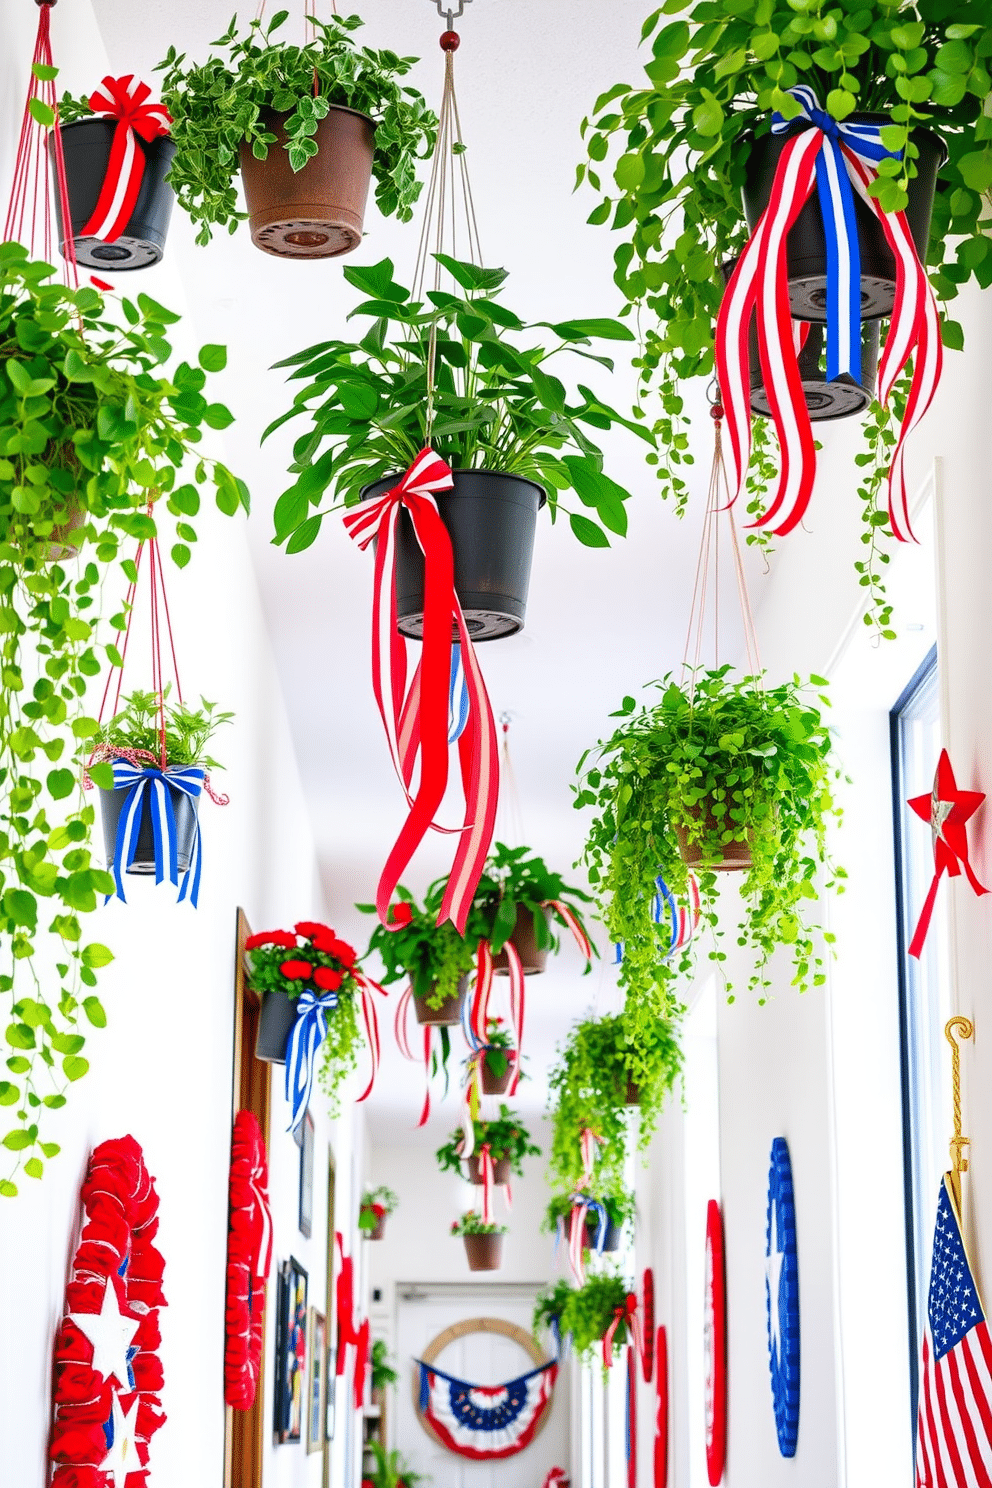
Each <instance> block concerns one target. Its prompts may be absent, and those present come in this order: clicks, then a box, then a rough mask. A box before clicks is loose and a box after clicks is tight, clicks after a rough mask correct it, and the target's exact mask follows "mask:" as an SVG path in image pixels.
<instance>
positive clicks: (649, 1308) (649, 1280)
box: [641, 1266, 654, 1384]
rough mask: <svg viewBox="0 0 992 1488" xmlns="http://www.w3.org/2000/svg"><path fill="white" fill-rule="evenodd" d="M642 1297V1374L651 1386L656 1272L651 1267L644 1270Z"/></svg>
mask: <svg viewBox="0 0 992 1488" xmlns="http://www.w3.org/2000/svg"><path fill="white" fill-rule="evenodd" d="M641 1296H642V1300H641V1331H642V1334H643V1337H642V1344H641V1372H642V1373H643V1375H644V1379H645V1382H646V1383H647V1384H650V1383H651V1376H652V1375H653V1374H654V1272H653V1271H652V1269H651V1267H650V1266H646V1267H645V1270H644V1280H643V1282H642V1283H641Z"/></svg>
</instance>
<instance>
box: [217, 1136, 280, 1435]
mask: <svg viewBox="0 0 992 1488" xmlns="http://www.w3.org/2000/svg"><path fill="white" fill-rule="evenodd" d="M268 1189H269V1169H268V1163H267V1162H266V1158H265V1139H264V1137H263V1136H262V1128H261V1127H260V1126H259V1124H258V1122H257V1120H256V1119H255V1117H254V1116H253V1115H252V1113H251V1112H250V1111H239V1112H238V1114H237V1116H235V1118H234V1136H233V1138H232V1141H231V1177H230V1184H229V1193H230V1226H229V1229H228V1234H227V1306H226V1309H225V1314H224V1336H225V1344H224V1401H225V1404H227V1405H231V1406H233V1407H234V1409H235V1410H250V1409H251V1407H252V1406H253V1405H254V1403H255V1392H256V1390H257V1389H258V1378H259V1371H260V1370H261V1367H262V1327H263V1323H264V1319H265V1284H266V1282H267V1281H268V1279H269V1268H270V1266H271V1265H272V1214H271V1211H270V1209H269V1191H268Z"/></svg>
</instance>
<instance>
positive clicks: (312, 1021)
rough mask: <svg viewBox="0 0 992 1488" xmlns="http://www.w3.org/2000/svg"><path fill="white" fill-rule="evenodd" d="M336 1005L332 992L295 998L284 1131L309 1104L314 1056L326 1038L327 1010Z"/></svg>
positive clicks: (294, 1125) (288, 1046)
mask: <svg viewBox="0 0 992 1488" xmlns="http://www.w3.org/2000/svg"><path fill="white" fill-rule="evenodd" d="M337 1005H338V994H337V993H336V992H324V993H323V994H322V995H321V996H320V997H316V996H315V995H314V994H313V993H312V992H301V993H300V995H299V997H298V998H297V1002H296V1022H295V1023H294V1024H293V1028H292V1031H291V1033H290V1035H289V1040H288V1042H287V1044H286V1099H287V1100H288V1101H289V1103H290V1105H291V1107H292V1110H293V1115H292V1120H291V1121H290V1123H289V1126H288V1127H287V1128H286V1130H287V1131H291V1132H293V1131H295V1130H296V1128H297V1127H298V1126H299V1124H300V1122H301V1121H302V1120H303V1117H304V1116H305V1114H306V1109H307V1106H308V1105H309V1104H310V1092H311V1091H312V1090H313V1062H314V1056H315V1054H316V1053H317V1050H318V1049H319V1048H320V1046H321V1044H322V1043H323V1042H324V1039H325V1038H326V1037H327V1009H328V1008H336V1007H337Z"/></svg>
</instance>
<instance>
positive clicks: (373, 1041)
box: [355, 971, 387, 1101]
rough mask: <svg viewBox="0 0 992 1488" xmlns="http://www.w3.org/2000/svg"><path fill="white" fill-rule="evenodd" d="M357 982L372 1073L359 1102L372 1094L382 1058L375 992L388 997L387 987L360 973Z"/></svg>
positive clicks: (358, 972)
mask: <svg viewBox="0 0 992 1488" xmlns="http://www.w3.org/2000/svg"><path fill="white" fill-rule="evenodd" d="M355 981H356V982H357V983H358V989H359V992H360V994H361V1006H362V1022H363V1023H364V1024H365V1042H366V1043H367V1044H368V1047H369V1060H370V1062H371V1072H370V1074H369V1083H368V1084H367V1085H366V1087H365V1089H364V1090H363V1091H362V1093H361V1095H360V1096H359V1097H358V1100H359V1101H363V1100H368V1098H369V1096H370V1095H371V1094H372V1087H373V1085H374V1084H375V1077H376V1075H377V1074H378V1073H379V1062H380V1060H381V1058H382V1044H381V1041H380V1038H379V1016H378V1014H377V1013H376V1010H375V999H374V997H373V996H372V994H373V992H379V993H381V995H382V996H383V997H385V996H386V995H387V993H386V989H385V987H380V986H379V983H378V982H373V981H372V979H371V977H367V976H365V975H364V973H362V972H360V971H356V972H355Z"/></svg>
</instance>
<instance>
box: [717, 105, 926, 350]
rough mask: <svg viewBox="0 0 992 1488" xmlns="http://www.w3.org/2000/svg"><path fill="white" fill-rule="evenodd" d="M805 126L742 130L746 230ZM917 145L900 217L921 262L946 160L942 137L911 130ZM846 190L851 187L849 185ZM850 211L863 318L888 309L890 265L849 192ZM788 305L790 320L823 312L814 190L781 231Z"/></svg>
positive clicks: (822, 257) (822, 240) (823, 254)
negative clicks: (903, 213)
mask: <svg viewBox="0 0 992 1488" xmlns="http://www.w3.org/2000/svg"><path fill="white" fill-rule="evenodd" d="M845 122H846V123H849V124H888V123H890V122H891V121H890V119H889V117H888V115H886V114H864V113H855V114H849V115H848V118H847V119H846V120H845ZM812 127H813V126H812V125H811V124H810V123H809V122H808V121H807V120H804V119H794V120H793V121H792V123H791V124H790V125H789V127H788V129H787V130H785V132H784V133H782V134H762V135H760V136H756V135H754V134H751V133H747V134H744V135H742V136H741V141H740V145H741V149H742V150H746V151H747V160H746V166H745V169H746V176H745V180H744V191H743V197H744V214H745V216H746V217H747V222H748V227H749V228H750V229H751V231H752V232H753V231H754V228H755V227H756V225H757V222H758V218H759V217H760V216H761V214H762V212H763V211H764V210H765V207H766V206H767V205H768V202H769V199H770V197H771V192H772V183H773V181H774V179H775V168H776V166H777V165H778V161H779V157H780V155H781V154H782V151H783V150H784V148H785V146H786V144H787V143H788V141H789V140H791V139H794V138H795V136H796V135H797V134H801V133H803V131H804V130H806V129H810V128H812ZM911 139H912V141H913V144H914V145H915V146H916V149H917V151H918V157H917V159H916V161H915V165H916V170H917V174H916V175H915V176H914V177H913V178H912V180H911V181H910V182H909V184H908V188H907V190H908V195H909V205H908V206H907V208H906V220H907V222H908V224H909V230H910V232H911V233H912V236H913V242H914V243H915V244H916V251H917V253H918V254H919V256H920V259H921V261H922V262H924V263H925V262H926V256H927V246H928V243H929V240H930V214H931V212H932V210H933V197H934V191H935V189H936V184H937V172H938V171H939V170H940V168H941V166H942V165H943V164H944V161H945V160H946V159H947V151H946V149H945V147H944V142H943V140H942V139H941V138H940V136H939V135H937V134H934V133H933V132H932V131H931V130H929V129H914V130H913V132H912V135H911ZM852 189H853V188H852ZM854 216H855V220H856V222H857V228H858V245H859V248H860V256H861V314H862V316H863V317H864V318H866V319H880V318H884V317H885V316H887V315H891V313H892V307H893V304H894V303H895V292H896V264H895V259H894V258H893V256H892V250H891V249H890V248H889V245H888V242H887V241H886V237H885V233H884V231H883V229H882V224H881V223H880V222H879V220H878V218H877V217H876V216H875V213H874V212H873V211H872V209H871V208H870V207H869V206H868V205H867V204H866V203H865V202H864V201H862V199H861V197H860V196H859V195H858V193H857V192H856V191H855V192H854ZM786 251H787V255H788V275H789V304H790V306H791V309H792V314H793V317H794V318H795V319H796V320H807V321H825V320H826V318H827V242H826V236H825V234H824V231H823V217H822V215H821V212H820V200H819V193H818V191H816V190H815V189H814V191H813V193H812V195H811V196H810V197H809V198H808V200H807V201H806V204H805V206H803V208H802V210H801V211H800V213H799V215H798V217H797V218H796V220H795V222H794V223H793V225H792V227H791V228H790V229H789V236H788V240H787V245H786Z"/></svg>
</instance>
